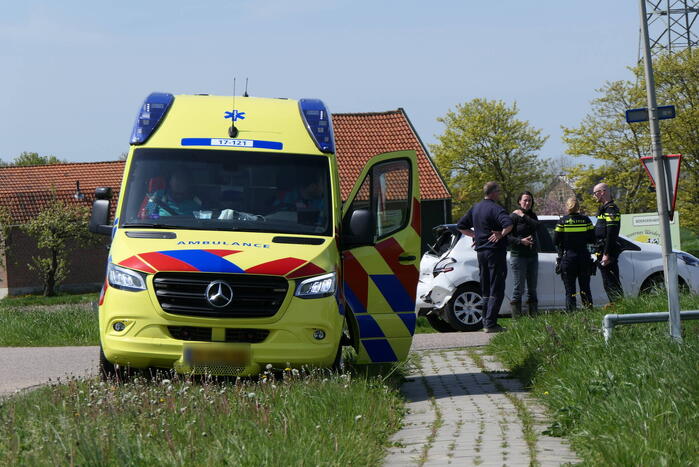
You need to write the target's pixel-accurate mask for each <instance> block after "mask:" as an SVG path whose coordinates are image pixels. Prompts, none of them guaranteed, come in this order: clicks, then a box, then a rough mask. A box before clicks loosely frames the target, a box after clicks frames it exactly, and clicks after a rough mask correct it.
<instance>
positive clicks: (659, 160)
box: [639, 0, 682, 341]
mask: <svg viewBox="0 0 699 467" xmlns="http://www.w3.org/2000/svg"><path fill="white" fill-rule="evenodd" d="M639 3H640V4H641V33H642V35H643V63H644V67H645V73H646V91H647V93H648V112H649V119H648V121H649V122H650V138H651V144H652V151H653V160H654V161H655V181H656V188H657V189H656V190H655V193H656V199H657V205H658V216H659V220H660V244H661V247H662V251H663V267H664V273H665V288H666V290H667V301H668V311H669V315H670V336H671V337H672V338H673V339H675V340H677V341H681V340H682V328H681V324H680V297H679V295H678V290H677V257H676V255H675V254H674V253H673V252H672V239H671V238H670V221H669V210H668V199H667V183H668V182H670V180H668V177H667V176H666V175H667V174H669V172H668V167H667V160H666V158H665V157H664V156H663V155H662V154H663V150H662V146H661V142H660V124H659V122H658V107H657V103H656V99H655V80H654V78H653V64H652V62H651V55H650V41H649V39H648V22H647V15H646V0H639Z"/></svg>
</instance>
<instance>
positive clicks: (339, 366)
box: [331, 339, 345, 373]
mask: <svg viewBox="0 0 699 467" xmlns="http://www.w3.org/2000/svg"><path fill="white" fill-rule="evenodd" d="M343 348H344V346H343V345H342V339H340V343H339V344H338V346H337V353H336V354H335V361H333V366H332V367H331V370H332V371H333V372H335V373H342V372H344V370H345V357H344V355H343V352H342V349H343Z"/></svg>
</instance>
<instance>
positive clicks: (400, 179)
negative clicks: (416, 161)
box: [343, 160, 411, 241]
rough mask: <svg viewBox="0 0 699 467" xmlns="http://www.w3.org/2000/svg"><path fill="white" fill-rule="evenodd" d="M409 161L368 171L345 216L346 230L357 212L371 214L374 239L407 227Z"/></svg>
mask: <svg viewBox="0 0 699 467" xmlns="http://www.w3.org/2000/svg"><path fill="white" fill-rule="evenodd" d="M410 182H411V180H410V163H409V162H408V161H406V160H398V161H390V162H385V163H382V164H377V165H376V166H375V167H373V168H372V170H371V171H370V172H369V173H368V174H367V176H366V178H365V179H364V181H363V182H362V184H361V185H360V187H359V191H357V195H356V196H355V198H354V200H352V204H351V205H350V208H349V210H348V211H347V213H346V215H345V218H344V225H343V229H344V231H345V232H350V231H351V229H350V226H349V222H350V219H352V215H353V213H354V212H355V211H364V212H366V213H368V214H369V215H370V216H371V225H372V227H371V233H372V234H373V238H374V241H376V240H380V239H381V238H385V237H387V236H389V235H391V234H392V233H394V232H396V231H398V230H401V229H402V228H404V227H405V226H406V225H407V223H408V220H409V217H410V200H409V199H408V198H409V195H410Z"/></svg>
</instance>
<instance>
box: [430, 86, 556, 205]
mask: <svg viewBox="0 0 699 467" xmlns="http://www.w3.org/2000/svg"><path fill="white" fill-rule="evenodd" d="M517 113H518V109H517V104H512V106H507V105H506V104H505V103H504V102H502V101H492V100H487V99H473V100H471V101H469V102H466V103H465V104H458V105H457V106H456V110H455V111H452V110H449V111H448V112H447V114H446V116H444V117H441V118H438V119H437V121H439V122H441V123H444V125H445V126H446V129H445V130H444V133H443V134H442V135H441V136H439V137H438V139H439V144H434V145H432V146H431V150H432V152H433V153H434V154H435V162H436V164H437V167H438V168H439V169H440V171H441V172H442V174H443V175H444V176H445V178H446V181H447V183H448V184H449V187H450V188H451V191H452V193H453V194H454V198H453V205H454V214H455V216H460V215H462V214H463V213H464V212H465V211H466V210H468V209H469V208H470V207H471V205H472V204H473V203H475V202H477V201H479V200H480V199H482V198H483V185H485V183H486V182H488V181H490V180H495V181H497V182H499V183H500V188H501V189H502V196H501V202H502V204H503V205H504V206H505V208H506V209H508V210H511V209H514V207H515V205H516V202H517V195H518V194H519V192H521V191H523V190H526V189H531V187H532V184H533V183H536V182H539V181H540V180H541V177H542V174H543V164H542V162H541V161H540V160H538V159H537V156H536V153H537V151H539V150H540V149H541V147H542V146H543V145H544V143H545V142H546V139H547V138H548V137H546V136H541V130H538V129H535V128H532V127H531V126H530V125H529V123H528V122H526V121H522V120H518V119H517V118H516V116H517Z"/></svg>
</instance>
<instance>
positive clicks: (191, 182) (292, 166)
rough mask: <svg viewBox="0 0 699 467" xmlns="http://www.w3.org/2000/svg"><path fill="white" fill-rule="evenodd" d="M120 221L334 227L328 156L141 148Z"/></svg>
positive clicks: (305, 230) (306, 229)
mask: <svg viewBox="0 0 699 467" xmlns="http://www.w3.org/2000/svg"><path fill="white" fill-rule="evenodd" d="M126 190H127V192H126V196H125V198H124V205H123V207H122V211H121V215H120V226H121V227H139V228H162V229H195V230H242V231H260V232H279V233H293V234H305V235H331V234H332V228H331V226H332V216H331V212H332V211H331V204H332V196H331V195H330V175H329V161H328V158H327V157H323V156H303V155H293V154H291V155H290V154H270V153H260V152H243V151H217V150H197V149H146V148H143V149H137V150H136V151H135V152H134V154H133V161H132V163H131V169H130V171H129V174H128V182H127V184H126Z"/></svg>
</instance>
